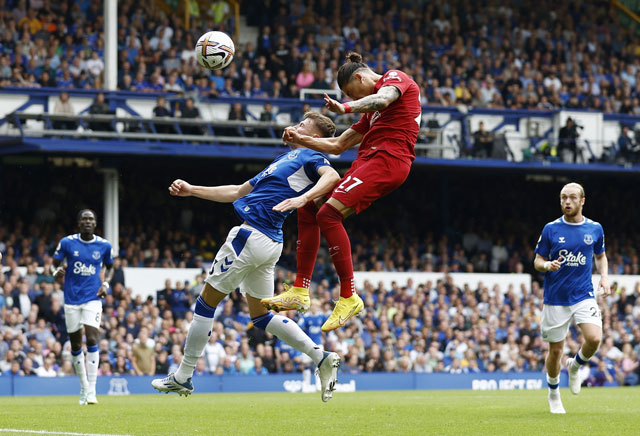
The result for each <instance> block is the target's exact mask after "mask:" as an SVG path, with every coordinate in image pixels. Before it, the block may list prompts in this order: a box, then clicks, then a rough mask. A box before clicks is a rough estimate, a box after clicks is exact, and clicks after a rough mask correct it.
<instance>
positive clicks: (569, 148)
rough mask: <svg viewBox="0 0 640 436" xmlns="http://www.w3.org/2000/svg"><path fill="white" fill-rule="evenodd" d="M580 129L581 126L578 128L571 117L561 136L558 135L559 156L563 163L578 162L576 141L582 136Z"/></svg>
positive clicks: (561, 130) (561, 131)
mask: <svg viewBox="0 0 640 436" xmlns="http://www.w3.org/2000/svg"><path fill="white" fill-rule="evenodd" d="M578 128H581V126H577V125H576V123H575V121H573V118H571V117H569V118H567V124H565V126H564V127H563V128H561V129H560V134H559V135H558V156H559V157H560V159H562V162H573V163H575V162H576V161H577V158H578V145H577V142H576V140H577V139H578V136H580V134H579V133H578Z"/></svg>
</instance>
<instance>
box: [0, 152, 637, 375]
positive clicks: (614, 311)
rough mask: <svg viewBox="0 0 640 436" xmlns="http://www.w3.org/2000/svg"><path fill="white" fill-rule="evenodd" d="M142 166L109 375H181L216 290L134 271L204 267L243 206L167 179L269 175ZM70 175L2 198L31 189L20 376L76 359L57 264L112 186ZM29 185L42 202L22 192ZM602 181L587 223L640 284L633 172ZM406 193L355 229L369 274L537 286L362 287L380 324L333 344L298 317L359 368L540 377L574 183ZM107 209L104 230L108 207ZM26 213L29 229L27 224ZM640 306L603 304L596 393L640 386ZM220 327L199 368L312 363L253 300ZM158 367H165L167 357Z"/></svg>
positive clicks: (5, 280)
mask: <svg viewBox="0 0 640 436" xmlns="http://www.w3.org/2000/svg"><path fill="white" fill-rule="evenodd" d="M131 165H132V167H131V168H128V167H123V168H122V169H121V170H122V181H121V183H122V188H123V189H122V194H121V195H122V197H121V204H122V205H123V206H122V209H121V214H120V216H121V220H122V221H121V231H120V236H121V238H120V252H119V255H120V256H119V259H118V260H116V264H115V275H114V279H113V281H112V294H111V295H109V296H108V297H107V299H106V300H105V302H104V307H105V312H104V313H105V316H104V320H103V328H102V330H101V334H102V340H101V342H100V349H101V351H102V360H103V364H102V367H101V368H102V369H101V373H103V374H109V373H114V374H122V373H131V372H132V371H133V372H134V373H149V372H151V371H155V372H157V373H163V372H165V371H168V370H171V369H175V367H176V365H177V364H178V363H179V362H180V358H181V354H180V353H181V346H182V343H183V341H184V335H185V334H186V331H187V328H188V325H189V322H190V320H191V316H192V315H191V312H190V308H191V307H192V304H193V302H194V298H195V296H197V295H198V293H199V292H200V290H201V289H202V279H203V275H200V276H199V277H197V278H194V280H192V281H190V282H189V283H182V282H180V283H175V282H174V281H173V280H172V281H170V282H168V283H167V285H166V287H165V289H162V290H158V291H159V292H158V294H157V295H156V300H155V302H154V301H147V300H144V299H142V298H140V297H136V290H135V289H130V288H129V287H128V286H127V283H126V282H125V277H124V274H123V271H122V267H123V266H125V265H128V266H165V267H172V266H176V267H184V266H190V267H196V268H204V269H206V268H207V267H208V266H209V261H210V259H211V258H212V257H213V255H214V254H215V252H216V251H217V248H218V247H219V244H220V243H221V241H223V238H224V236H225V235H226V232H227V231H228V230H229V228H230V227H231V226H232V225H235V224H236V223H237V220H236V218H235V217H234V216H233V214H232V212H231V208H230V207H229V205H216V204H213V203H208V202H204V201H202V200H198V199H195V200H191V199H185V198H180V199H176V198H172V197H170V196H169V195H168V194H167V193H166V187H167V184H168V183H169V182H170V181H171V180H173V178H175V177H178V176H181V175H182V176H185V177H186V176H188V179H189V180H191V181H193V182H198V181H200V182H201V183H202V184H209V185H213V184H219V183H236V182H237V183H241V182H243V181H244V180H247V179H249V178H250V177H251V176H252V175H253V174H255V173H257V171H259V169H260V166H259V165H257V164H253V166H251V164H245V163H243V164H234V165H229V164H226V163H225V164H220V165H218V166H214V167H213V170H212V166H211V164H209V163H207V164H206V165H203V166H201V167H199V166H197V165H192V164H189V165H187V164H183V166H181V164H180V163H175V164H174V165H173V166H171V167H169V166H167V165H165V164H163V163H158V164H157V165H159V166H158V167H155V166H154V164H153V163H148V167H146V168H141V167H140V165H138V164H136V163H135V162H134V163H132V164H131ZM160 168H162V171H160V170H159V169H160ZM18 171H19V172H20V174H21V177H22V178H21V177H20V176H18V173H17V172H18ZM61 171H62V170H61V169H57V170H51V168H45V167H34V168H32V169H29V168H28V167H21V168H13V167H11V166H5V168H4V174H3V179H2V187H3V189H4V190H6V192H14V191H15V190H17V189H22V191H21V192H22V193H23V194H24V195H22V196H21V197H20V199H19V200H18V199H15V200H12V203H11V206H12V207H11V208H4V210H5V211H7V212H5V214H6V219H7V221H3V223H2V225H0V251H1V252H2V253H3V254H4V256H5V258H4V264H5V266H6V268H7V271H6V272H5V273H4V275H3V276H2V277H1V278H0V290H1V291H0V307H1V309H0V313H1V315H0V316H1V317H2V319H0V325H1V326H2V327H0V331H2V335H3V336H2V338H3V339H2V340H3V343H0V357H1V358H0V369H1V370H2V371H3V372H5V373H6V372H11V368H10V367H11V366H14V369H15V370H16V371H20V370H21V371H23V372H25V369H24V366H25V362H27V363H26V368H27V371H26V372H28V373H30V372H32V371H36V367H37V368H44V369H38V371H40V372H43V371H47V373H49V374H52V371H51V370H50V368H53V371H54V372H56V373H60V372H61V373H70V372H71V371H72V368H71V367H70V366H69V364H68V363H65V362H67V360H68V359H67V358H68V343H67V337H66V332H65V327H64V319H63V317H62V309H61V304H62V301H63V300H62V293H61V288H60V285H58V284H57V283H53V279H52V277H51V275H50V274H49V273H48V268H47V266H48V264H49V262H50V254H51V253H52V251H53V249H54V248H55V245H56V244H57V241H58V239H59V238H61V237H63V236H64V235H66V234H69V233H72V232H73V231H74V227H75V214H76V213H77V208H78V207H83V206H85V205H86V206H93V207H96V206H95V205H92V204H91V203H88V204H87V203H86V199H90V198H94V197H95V196H96V192H100V191H99V187H100V186H101V178H100V175H99V174H97V173H96V172H95V170H94V169H78V168H76V169H74V168H66V169H65V170H64V175H63V174H62V173H61ZM27 176H28V177H29V178H30V180H31V181H32V183H33V185H32V186H33V188H32V189H33V192H30V188H29V187H25V186H21V187H20V188H18V186H17V185H16V184H17V183H20V180H23V179H24V177H27ZM67 177H68V178H69V180H83V181H84V183H83V186H78V187H77V189H76V188H74V190H69V189H65V188H64V187H65V186H68V183H67V181H66V178H67ZM594 177H595V176H594ZM52 180H53V182H51V181H52ZM603 180H605V179H603V178H597V177H596V178H591V179H585V180H583V183H584V185H585V187H586V190H587V191H586V192H587V204H586V210H585V214H586V215H587V216H589V217H591V218H595V219H597V220H598V221H600V222H601V223H602V224H603V226H604V229H605V233H606V235H607V254H608V257H609V265H610V273H611V274H639V272H640V271H639V265H638V264H639V262H638V256H637V250H636V248H635V247H637V246H638V244H637V235H638V234H640V231H639V230H638V228H637V222H639V221H638V216H637V212H636V211H634V209H633V208H627V207H625V205H627V204H633V199H634V198H635V197H636V196H637V193H636V191H635V189H632V188H630V187H629V186H628V184H627V182H628V181H627V180H626V179H624V178H620V179H611V180H610V179H606V180H607V182H606V183H604V182H603ZM45 183H48V185H47V189H46V190H44V191H42V192H39V191H38V189H39V188H38V186H44V184H45ZM405 185H406V186H403V187H402V188H400V189H399V190H398V191H397V192H394V193H393V194H392V195H390V196H389V197H386V198H383V199H381V200H380V204H379V205H376V206H375V207H372V208H371V209H370V210H368V211H367V213H365V214H362V215H358V216H354V217H352V218H350V219H349V220H347V221H346V225H347V229H348V232H349V235H350V238H351V241H352V250H353V254H354V264H355V269H356V270H359V271H409V272H411V271H416V272H418V271H441V272H458V271H467V272H472V271H473V272H501V273H510V272H527V273H530V274H532V275H533V277H534V284H533V285H532V287H531V288H530V289H528V288H527V289H513V290H508V289H499V290H498V289H484V288H483V287H481V286H478V284H477V283H469V286H470V288H469V289H467V288H463V289H457V288H455V287H453V286H452V285H451V284H450V283H448V282H446V281H445V282H443V283H418V282H417V281H416V280H414V281H413V282H412V283H398V286H394V287H393V288H391V289H384V288H381V287H380V286H379V285H377V284H370V285H367V286H365V287H364V288H362V289H359V290H358V291H359V292H360V293H361V294H362V296H363V299H364V301H365V304H366V307H367V315H366V317H365V318H364V319H362V320H356V321H354V323H353V324H352V325H350V326H349V327H347V328H346V329H340V330H338V331H336V332H334V333H331V334H328V335H321V334H320V333H319V332H318V331H317V330H315V331H314V330H313V329H312V327H313V326H317V325H318V324H317V320H316V322H311V319H309V318H307V315H305V316H304V317H300V316H298V317H296V315H294V314H290V315H291V316H292V317H294V318H295V319H296V320H298V321H301V322H302V323H303V325H304V326H305V328H308V329H309V333H311V334H313V335H315V336H314V340H318V341H322V342H323V344H324V345H325V346H326V347H327V348H330V349H336V350H338V351H339V352H340V353H341V354H342V356H343V357H344V359H345V360H344V367H343V370H344V371H347V372H351V371H405V370H412V371H441V372H445V371H446V372H466V371H475V370H481V371H519V370H525V369H527V370H539V369H541V368H542V362H543V358H544V352H545V345H544V344H543V343H542V342H541V339H540V336H539V325H538V323H539V316H540V308H541V301H542V299H541V296H542V290H541V289H540V286H539V285H538V283H541V282H540V277H539V276H538V275H537V274H536V273H535V272H534V271H533V268H532V260H533V248H534V246H535V241H536V240H537V237H538V234H539V232H540V230H541V229H542V226H543V225H544V224H545V223H546V222H548V221H550V220H551V219H553V218H555V217H557V216H559V215H560V211H559V208H558V202H557V199H558V192H557V189H558V187H559V186H561V183H560V184H559V183H544V182H539V181H535V180H530V179H529V178H528V177H526V176H513V178H510V177H509V176H505V175H489V174H486V173H483V174H482V175H481V176H480V175H476V176H473V175H465V174H456V173H449V172H447V171H446V170H439V171H438V170H433V169H429V170H428V171H427V170H420V169H419V168H416V170H415V171H414V172H413V173H412V174H411V175H410V177H409V179H408V180H407V183H406V184H405ZM502 185H509V186H517V187H518V189H508V190H504V191H503V192H500V193H499V194H497V193H496V187H497V186H502ZM471 186H473V188H470V187H471ZM441 191H442V192H443V193H442V194H434V193H437V192H441ZM438 195H440V197H438ZM45 197H46V198H45ZM98 197H99V196H98ZM4 198H5V200H6V198H7V197H6V196H4ZM83 199H84V201H83ZM447 203H448V204H447ZM69 205H74V207H69ZM76 206H77V207H76ZM96 209H97V210H98V222H99V225H101V213H100V209H99V207H96ZM489 211H490V212H489ZM27 217H31V219H30V220H29V221H25V220H27V219H28V218H27ZM3 219H5V217H3ZM443 220H444V222H443ZM381 223H384V225H382V224H381ZM295 235H296V230H295V217H292V218H290V219H289V220H287V223H286V228H285V236H286V242H285V250H284V254H283V256H282V258H281V261H280V268H281V269H280V270H279V273H278V274H279V275H278V280H277V283H276V286H277V289H279V290H281V289H282V284H283V282H285V281H286V282H290V281H291V280H292V277H293V276H292V273H291V272H290V271H292V270H294V269H295V251H294V247H295ZM18 265H21V266H26V267H27V268H26V272H25V273H23V274H21V273H20V272H18V269H17V266H18ZM40 267H45V268H44V270H42V269H41V268H40ZM314 283H315V285H314V295H315V296H316V298H317V299H318V302H317V303H316V304H314V309H312V311H311V313H310V314H309V315H308V316H309V317H312V316H316V315H317V316H319V317H321V318H322V317H323V316H325V315H326V314H328V313H329V312H330V310H331V308H332V303H331V300H332V297H335V295H334V293H335V292H336V285H337V281H336V277H335V272H334V268H333V266H332V264H331V262H330V258H329V256H328V253H327V250H326V247H324V246H323V247H322V248H321V252H320V255H319V257H318V262H317V264H316V268H315V271H314ZM520 292H521V293H522V295H519V293H520ZM638 296H639V289H638V287H636V288H635V289H625V290H623V289H620V293H619V294H615V295H614V296H613V297H611V298H610V299H609V300H608V301H607V302H606V304H605V305H603V306H602V307H603V311H604V312H603V319H604V321H605V338H606V343H605V344H604V345H603V348H602V350H601V351H600V353H599V355H598V356H599V357H598V359H597V360H594V365H595V363H597V364H598V365H600V366H602V365H604V366H605V368H606V369H607V371H605V372H602V373H598V374H599V375H597V376H596V372H595V371H596V369H595V367H594V377H595V378H594V380H596V381H592V383H595V384H597V383H601V382H602V381H604V380H609V379H613V380H617V381H618V382H619V383H627V382H628V383H635V381H634V380H637V379H635V378H634V377H635V376H634V374H636V373H635V372H634V371H636V370H637V360H638V359H637V351H638V341H639V340H640V335H639V333H640V326H639V323H640V317H639V316H640V300H638ZM216 319H217V323H216V327H215V329H214V333H213V334H212V340H211V343H210V345H209V346H208V348H207V354H206V355H205V359H203V361H202V362H201V363H200V364H199V365H200V366H199V369H198V371H199V373H206V372H217V373H220V372H223V373H233V372H240V373H248V372H250V371H254V370H255V371H257V372H259V373H263V372H264V371H267V372H274V371H276V372H277V371H280V372H286V371H298V370H300V369H302V368H304V367H305V365H307V364H308V362H305V361H304V359H303V358H302V356H300V355H298V354H297V353H295V352H294V351H293V350H291V349H287V347H286V346H285V345H284V344H282V343H279V342H278V341H277V340H276V339H275V338H271V337H269V336H268V335H266V334H264V333H263V332H262V331H261V330H259V329H253V328H250V326H249V325H248V323H249V317H248V313H247V310H246V306H245V305H244V303H242V302H241V298H240V296H239V295H236V294H233V295H232V297H231V298H230V299H229V301H228V302H226V303H224V304H223V305H222V307H221V308H220V309H219V313H218V315H217V318H216ZM319 325H321V323H320V324H319ZM576 334H577V332H575V331H572V339H571V340H570V341H569V342H568V345H567V352H569V351H571V352H575V351H576V344H577V342H576V341H577V339H578V338H577V336H576ZM141 338H142V343H141V344H138V343H139V342H140V339H141ZM9 349H12V351H11V352H9V351H8V350H9ZM152 357H153V358H154V359H156V360H155V361H153V362H152V360H151V359H152ZM27 358H28V359H27ZM46 358H48V359H49V363H46V360H47V359H46ZM16 359H18V360H19V363H17V364H16V363H14V361H16ZM601 361H602V362H603V363H602V364H601V363H600V362H601ZM34 362H35V364H34ZM152 363H153V364H152ZM7 368H9V369H7ZM251 368H257V369H253V370H252V369H251ZM261 368H265V369H264V370H263V369H261ZM597 380H599V381H597ZM625 380H627V381H626V382H625Z"/></svg>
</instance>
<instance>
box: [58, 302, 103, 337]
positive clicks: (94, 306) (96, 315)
mask: <svg viewBox="0 0 640 436" xmlns="http://www.w3.org/2000/svg"><path fill="white" fill-rule="evenodd" d="M64 317H65V320H64V322H65V323H66V324H67V333H74V332H77V331H78V330H80V329H81V328H82V326H83V325H88V326H91V327H95V328H100V318H101V317H102V301H100V300H92V301H89V302H88V303H84V304H65V305H64Z"/></svg>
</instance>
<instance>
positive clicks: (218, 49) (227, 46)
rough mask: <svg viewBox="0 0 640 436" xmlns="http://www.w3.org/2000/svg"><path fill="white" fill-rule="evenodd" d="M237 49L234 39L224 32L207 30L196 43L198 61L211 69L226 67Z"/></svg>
mask: <svg viewBox="0 0 640 436" xmlns="http://www.w3.org/2000/svg"><path fill="white" fill-rule="evenodd" d="M235 51H236V49H235V46H234V44H233V40H232V39H231V38H230V37H229V35H227V34H226V33H224V32H218V31H211V32H207V33H205V34H204V35H202V36H201V37H200V39H198V42H197V43H196V59H198V63H199V64H200V65H202V66H203V67H205V68H208V69H210V70H221V69H223V68H226V67H227V66H228V65H229V64H230V63H231V61H232V60H233V55H234V53H235Z"/></svg>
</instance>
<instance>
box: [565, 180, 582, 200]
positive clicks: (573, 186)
mask: <svg viewBox="0 0 640 436" xmlns="http://www.w3.org/2000/svg"><path fill="white" fill-rule="evenodd" d="M565 188H577V189H578V191H579V192H580V198H584V197H585V195H584V188H583V187H582V185H581V184H580V183H576V182H571V183H567V184H566V185H564V186H563V187H562V189H561V190H560V193H562V191H564V189H565Z"/></svg>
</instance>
